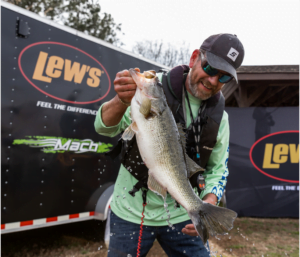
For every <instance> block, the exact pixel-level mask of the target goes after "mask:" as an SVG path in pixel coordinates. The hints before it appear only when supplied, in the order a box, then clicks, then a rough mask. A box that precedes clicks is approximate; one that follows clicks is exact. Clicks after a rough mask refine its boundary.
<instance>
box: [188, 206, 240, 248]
mask: <svg viewBox="0 0 300 257" xmlns="http://www.w3.org/2000/svg"><path fill="white" fill-rule="evenodd" d="M189 216H190V218H191V220H192V222H193V224H194V226H195V228H196V230H197V232H198V234H199V236H200V237H201V239H202V241H203V243H204V244H206V242H207V240H208V238H209V234H210V235H211V236H215V235H224V234H226V233H227V231H229V230H231V229H232V228H233V222H234V220H235V218H236V217H237V213H236V212H235V211H232V210H229V209H226V208H222V207H218V206H215V205H212V204H210V203H205V202H203V204H201V206H200V207H199V208H198V209H197V210H195V211H190V212H189Z"/></svg>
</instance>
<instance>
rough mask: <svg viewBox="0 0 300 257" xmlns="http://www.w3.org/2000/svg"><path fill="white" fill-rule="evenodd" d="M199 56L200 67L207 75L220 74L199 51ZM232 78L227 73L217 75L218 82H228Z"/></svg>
mask: <svg viewBox="0 0 300 257" xmlns="http://www.w3.org/2000/svg"><path fill="white" fill-rule="evenodd" d="M200 56H201V67H202V69H203V70H204V72H205V73H206V74H207V75H208V76H210V77H214V76H217V75H218V74H220V71H219V70H217V69H215V68H214V67H212V66H211V65H210V64H209V63H208V61H207V60H206V58H205V56H204V54H203V53H201V52H200ZM232 79H233V77H232V76H231V75H229V74H222V73H221V75H219V82H221V83H228V82H229V81H231V80H232Z"/></svg>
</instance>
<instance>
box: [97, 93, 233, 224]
mask: <svg viewBox="0 0 300 257" xmlns="http://www.w3.org/2000/svg"><path fill="white" fill-rule="evenodd" d="M188 97H189V100H190V104H191V109H192V113H193V117H194V119H195V118H196V116H197V114H198V109H199V107H200V104H201V100H199V99H198V98H195V97H194V96H192V95H191V94H189V93H188ZM102 106H103V105H102ZM102 106H101V107H100V108H99V110H98V113H97V116H96V120H95V129H96V131H97V132H98V133H99V134H101V135H103V136H109V137H115V136H117V135H118V134H119V133H121V132H122V131H124V130H125V129H126V128H127V127H128V126H129V125H130V124H131V120H130V114H129V111H130V107H128V108H127V110H126V112H125V114H124V116H123V118H122V119H121V121H120V122H119V124H117V125H116V126H112V127H106V126H105V124H104V123H103V122H102V118H101V110H102ZM185 108H186V126H187V127H188V126H189V125H190V124H191V117H190V112H189V108H188V105H187V100H185ZM228 145H229V124H228V114H227V113H226V112H225V111H224V113H223V117H222V121H221V124H220V128H219V132H218V136H217V143H216V145H215V147H214V148H213V151H212V153H211V156H210V158H209V160H208V163H207V166H206V171H205V173H204V175H205V176H206V179H205V182H206V189H205V190H204V191H202V192H201V195H200V197H201V198H203V197H204V196H205V195H206V194H208V193H213V194H215V195H216V196H217V198H218V202H219V201H220V199H221V197H222V194H223V191H224V187H225V185H226V182H227V179H226V178H227V176H228V168H227V161H228V150H229V149H228ZM136 183H137V180H136V179H135V178H134V177H133V176H132V175H131V174H130V173H129V172H128V171H127V169H125V167H124V166H123V165H121V167H120V171H119V175H118V178H117V181H116V183H115V188H114V193H113V198H112V202H111V204H110V206H111V209H112V211H113V212H114V213H115V214H116V215H117V216H119V217H120V218H122V219H124V220H127V221H130V222H133V223H136V224H140V222H141V213H142V210H143V199H142V193H141V190H140V191H139V192H137V193H136V194H135V197H132V196H131V195H130V194H129V193H128V191H130V190H131V189H132V188H133V186H134V185H135V184H136ZM166 202H167V203H168V209H169V211H170V214H171V218H170V222H171V223H172V224H176V223H179V222H183V221H187V220H189V219H190V218H189V216H188V214H187V212H186V210H185V209H184V208H183V207H180V208H177V209H176V210H175V209H174V199H172V198H171V196H170V195H169V194H167V201H166ZM166 219H167V213H166V210H165V209H164V203H163V199H162V197H161V196H158V195H157V194H155V193H153V192H152V191H150V190H149V191H148V193H147V206H146V208H145V218H144V225H146V226H147V225H148V226H151V225H152V226H165V225H167V222H166Z"/></svg>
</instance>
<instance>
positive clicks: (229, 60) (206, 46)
mask: <svg viewBox="0 0 300 257" xmlns="http://www.w3.org/2000/svg"><path fill="white" fill-rule="evenodd" d="M200 49H203V50H205V51H206V59H207V61H208V63H209V64H210V65H211V66H212V67H214V68H215V69H218V70H223V71H226V72H228V73H229V74H231V75H232V76H233V77H234V78H235V80H236V81H238V79H237V74H236V69H237V68H238V67H240V66H241V64H242V62H243V60H244V55H245V51H244V47H243V45H242V43H241V41H240V40H239V39H238V38H237V36H236V35H232V34H216V35H212V36H210V37H208V38H207V39H206V40H205V41H204V42H203V44H202V45H201V46H200Z"/></svg>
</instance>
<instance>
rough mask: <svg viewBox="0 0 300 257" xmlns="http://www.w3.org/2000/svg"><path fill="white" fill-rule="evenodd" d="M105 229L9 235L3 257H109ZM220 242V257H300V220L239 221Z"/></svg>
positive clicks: (89, 225) (93, 226)
mask: <svg viewBox="0 0 300 257" xmlns="http://www.w3.org/2000/svg"><path fill="white" fill-rule="evenodd" d="M104 227H105V222H100V223H99V221H86V222H79V223H74V224H66V225H60V226H53V227H49V228H43V229H35V230H30V231H24V232H20V233H11V234H5V235H2V236H1V241H2V242H1V243H2V245H1V246H2V249H1V256H2V257H23V256H30V257H43V256H47V257H58V256H62V257H71V256H74V257H80V256H84V257H106V256H107V248H106V247H105V244H104V242H103V236H104ZM237 228H239V229H237ZM218 237H219V236H218ZM220 238H221V240H217V239H215V238H214V237H213V238H211V239H210V246H211V251H213V252H215V251H216V252H217V253H216V255H215V256H217V257H220V256H221V255H222V256H223V257H262V255H263V256H264V257H286V256H288V257H299V220H298V219H258V218H237V220H236V221H235V223H234V228H233V229H232V230H231V231H230V232H229V234H228V235H226V236H220ZM100 246H101V248H100ZM230 249H231V251H230ZM156 256H157V257H167V255H166V254H165V253H164V251H163V250H162V248H161V247H160V245H159V244H158V242H157V241H156V242H155V243H154V246H153V247H152V249H151V250H150V252H149V253H148V255H147V257H156Z"/></svg>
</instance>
